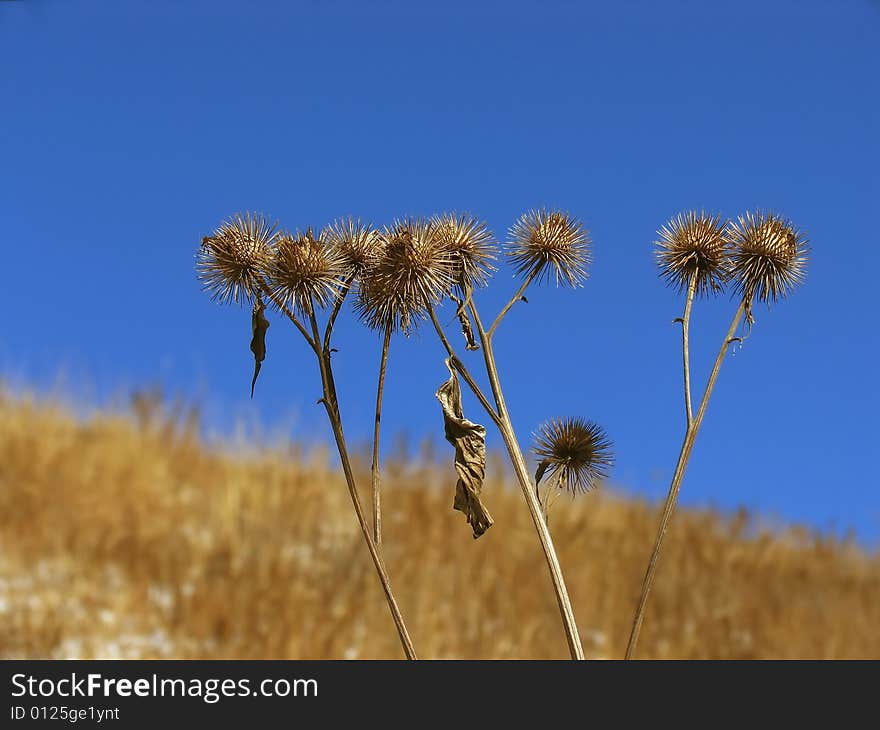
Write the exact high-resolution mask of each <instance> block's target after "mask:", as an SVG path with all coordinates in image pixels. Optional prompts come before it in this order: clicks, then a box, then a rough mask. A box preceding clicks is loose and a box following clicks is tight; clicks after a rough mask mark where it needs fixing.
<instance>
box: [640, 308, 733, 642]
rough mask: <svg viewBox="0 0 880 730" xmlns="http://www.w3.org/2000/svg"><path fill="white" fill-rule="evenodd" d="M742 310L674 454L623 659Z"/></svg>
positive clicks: (646, 599)
mask: <svg viewBox="0 0 880 730" xmlns="http://www.w3.org/2000/svg"><path fill="white" fill-rule="evenodd" d="M745 311H746V302H745V301H743V302H742V303H741V304H740V305H739V307H738V308H737V310H736V314H735V315H734V317H733V321H732V322H731V323H730V328H729V329H728V330H727V335H725V337H724V341H723V342H722V343H721V349H720V350H719V351H718V356H717V357H716V358H715V365H714V366H713V367H712V373H711V375H710V376H709V382H708V383H707V384H706V390H705V391H704V392H703V398H702V400H701V401H700V409H699V410H698V411H697V416H696V418H695V419H694V420H693V422H692V423H689V424H688V428H687V432H686V433H685V437H684V441H683V442H682V445H681V452H680V453H679V456H678V463H677V464H676V465H675V473H674V474H673V476H672V484H671V485H670V487H669V493H668V494H667V495H666V502H665V504H664V505H663V513H662V515H661V516H660V527H659V529H658V531H657V538H656V540H655V541H654V549H653V551H652V552H651V558H650V560H649V561H648V569H647V571H646V573H645V578H644V580H643V582H642V592H641V594H640V596H639V603H638V606H637V608H636V613H635V616H634V618H633V625H632V631H631V632H630V637H629V643H628V644H627V647H626V658H627V659H632V658H633V657H634V656H635V652H636V646H637V645H638V641H639V633H640V632H641V629H642V622H643V620H644V618H645V608H646V606H647V604H648V595H649V594H650V592H651V587H652V585H653V584H654V576H655V574H656V572H657V562H658V560H659V558H660V548H661V546H662V545H663V538H664V537H665V535H666V530H667V529H668V527H669V521H670V520H671V518H672V513H673V512H674V511H675V503H676V501H677V499H678V492H679V490H680V489H681V482H682V479H683V478H684V472H685V469H686V468H687V463H688V459H690V456H691V451H692V450H693V448H694V442H695V441H696V439H697V433H698V432H699V430H700V424H702V422H703V417H704V416H705V415H706V408H707V406H708V405H709V397H710V396H711V395H712V390H713V389H714V388H715V381H716V380H717V379H718V373H719V372H720V371H721V363H722V362H723V361H724V357H725V355H726V354H727V350H728V348H729V347H730V343H731V342H733V341H734V340H735V339H736V337H735V335H736V330H737V328H738V327H739V323H740V321H741V320H742V317H743V314H744V313H745Z"/></svg>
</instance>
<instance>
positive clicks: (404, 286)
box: [355, 219, 454, 333]
mask: <svg viewBox="0 0 880 730" xmlns="http://www.w3.org/2000/svg"><path fill="white" fill-rule="evenodd" d="M381 240H382V247H381V249H380V253H379V256H378V257H377V259H376V261H375V263H374V265H373V266H371V267H370V268H369V269H367V270H366V271H365V272H364V274H363V276H362V277H361V286H360V291H359V293H358V299H357V302H356V304H355V307H356V310H357V312H358V315H359V316H360V318H361V319H362V320H363V322H364V323H366V324H367V326H369V327H371V328H374V329H380V330H384V329H385V328H386V327H391V328H392V329H393V330H401V331H403V332H406V333H409V332H411V331H412V329H413V328H414V327H415V326H416V324H418V322H419V321H420V320H421V319H423V318H424V317H425V315H426V314H427V311H428V308H429V307H430V306H432V305H434V304H436V303H438V302H440V301H441V300H442V299H443V297H444V296H446V295H447V294H448V293H449V291H450V289H451V287H452V284H453V279H452V275H453V271H454V269H453V259H452V256H451V255H450V253H449V251H447V250H446V249H445V248H444V247H443V246H442V245H441V244H440V242H439V241H438V240H437V238H436V236H434V233H433V229H432V228H431V226H430V224H429V223H428V222H427V221H424V220H421V219H406V220H400V221H395V222H394V224H393V225H391V226H388V227H386V228H385V229H384V230H383V231H382V234H381Z"/></svg>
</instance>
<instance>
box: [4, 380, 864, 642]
mask: <svg viewBox="0 0 880 730" xmlns="http://www.w3.org/2000/svg"><path fill="white" fill-rule="evenodd" d="M149 411H150V409H149V408H141V409H140V411H139V417H135V416H137V415H138V414H137V413H135V414H134V415H132V414H129V415H125V414H111V413H105V414H98V415H96V416H92V417H90V418H89V419H87V420H82V419H80V420H77V419H75V418H73V417H72V416H71V415H70V414H69V413H68V412H67V411H65V410H64V409H63V408H62V407H60V406H58V405H53V404H50V403H45V402H44V403H41V402H38V401H34V400H32V399H25V398H11V397H9V396H8V395H6V396H3V395H0V656H3V657H92V656H100V657H115V656H123V657H162V656H169V657H180V658H196V657H200V658H238V657H242V658H337V657H350V658H355V657H357V658H397V657H400V656H401V651H400V647H399V645H398V642H397V637H396V635H395V632H394V628H393V625H392V622H391V619H390V617H389V615H388V611H387V607H386V605H385V603H384V601H383V599H382V597H381V595H380V591H379V586H378V581H377V580H376V577H375V574H374V572H373V569H372V566H371V565H370V562H369V559H368V557H367V554H366V551H365V549H364V546H363V544H362V537H361V534H360V532H359V530H358V528H357V524H356V522H355V519H354V515H353V513H352V510H351V506H350V503H349V502H348V495H347V493H346V489H345V486H344V483H343V482H342V480H341V478H340V476H339V475H338V474H337V473H336V472H335V471H334V470H333V469H332V467H331V466H330V464H329V460H328V458H327V457H326V455H322V454H320V453H311V454H302V453H297V451H296V450H293V449H291V450H288V452H287V453H285V452H283V451H282V450H280V449H276V450H269V449H264V450H262V451H257V450H256V449H254V450H252V451H251V453H249V454H241V453H240V454H239V455H237V456H230V455H224V454H223V453H221V451H220V450H219V449H211V448H208V447H206V446H205V445H204V444H202V443H201V442H200V441H199V439H198V438H197V437H196V436H195V435H194V431H193V430H192V429H187V428H185V427H179V426H175V425H173V423H172V422H171V421H170V420H168V419H165V418H159V417H156V416H155V415H152V416H151V415H150V413H149ZM315 418H316V420H317V419H318V415H317V414H316V416H315ZM323 426H324V424H323V422H320V427H321V428H323ZM448 456H449V465H448V468H440V467H438V466H437V465H436V464H434V465H432V464H425V465H421V466H420V465H419V464H406V463H402V462H400V461H399V460H398V461H395V460H389V463H388V464H387V468H386V474H385V480H384V483H385V485H386V489H387V492H386V494H387V496H386V498H385V500H384V503H385V505H386V506H387V509H388V512H387V517H386V521H385V524H386V533H385V541H386V557H387V563H388V567H389V570H390V573H391V576H392V580H393V582H394V586H395V589H396V591H397V593H398V597H399V600H400V603H401V606H402V609H403V612H404V615H405V616H406V618H407V621H408V624H409V627H410V630H411V633H412V636H413V641H414V642H415V645H416V648H417V650H418V651H419V652H420V655H421V656H422V657H460V658H489V657H498V658H510V657H521V658H564V657H566V656H567V651H566V646H565V640H564V637H563V633H562V629H561V625H560V622H559V616H558V611H557V607H556V603H555V599H554V597H553V593H552V591H551V590H550V587H549V578H548V575H547V570H546V566H545V563H544V558H543V556H542V554H541V552H540V549H539V547H538V544H537V541H536V539H535V535H534V528H533V527H532V525H531V524H530V522H529V518H528V515H527V513H526V509H525V506H524V504H523V502H522V497H521V495H520V494H519V493H518V492H516V491H514V489H513V488H511V487H510V486H507V485H506V484H504V483H502V481H501V479H502V477H500V476H498V475H500V474H502V471H501V469H500V468H499V467H498V466H497V465H496V467H495V468H494V469H491V470H490V479H489V481H488V482H487V484H486V488H485V491H484V495H485V497H486V501H487V504H488V505H489V507H490V509H491V511H492V513H493V515H494V517H495V519H496V524H495V526H494V527H493V528H492V529H491V530H490V531H489V532H488V533H487V534H486V535H485V536H484V537H483V538H481V539H480V540H478V541H474V540H473V539H472V538H471V536H470V529H469V528H468V527H467V525H466V524H465V522H464V518H463V517H462V515H461V514H460V513H456V512H453V511H452V509H451V503H452V493H453V484H454V475H453V472H452V467H451V456H452V455H451V453H450V454H449V455H448ZM359 471H360V473H359V483H360V484H361V485H363V488H364V497H367V495H366V489H367V488H368V485H369V479H368V474H367V473H366V471H365V468H364V465H361V466H360V467H359ZM492 473H494V474H496V476H495V477H494V478H493V477H492V476H491V475H492ZM364 501H365V503H368V500H367V499H365V500H364ZM656 524H657V508H656V506H654V505H649V504H646V503H643V502H640V501H634V500H625V499H622V498H619V497H615V496H614V495H613V494H609V493H602V492H598V493H592V494H590V495H588V496H587V497H585V498H582V499H580V500H578V501H576V502H573V503H569V502H567V501H566V500H564V499H563V500H560V501H559V502H558V503H557V505H556V507H555V509H554V511H553V512H552V514H551V529H552V532H553V534H554V537H555V540H556V543H557V546H558V548H559V553H560V559H561V561H562V565H563V568H564V570H565V572H566V577H567V581H568V584H569V588H570V590H571V594H572V600H573V602H574V605H575V608H576V611H577V618H578V623H579V626H580V629H581V633H582V636H583V640H584V646H585V650H586V652H587V654H588V656H592V657H612V658H615V657H620V656H622V654H623V650H624V648H625V645H626V638H627V636H628V630H629V625H630V621H631V617H632V611H633V607H634V604H635V600H636V598H637V595H638V589H639V586H640V583H641V578H642V574H643V571H644V567H645V561H646V559H647V556H648V553H649V551H650V548H651V544H652V541H653V538H654V531H655V529H656ZM878 598H880V557H878V556H877V555H867V554H865V553H863V552H860V551H859V550H858V549H857V548H855V547H854V546H853V545H851V544H847V543H841V542H837V541H834V540H830V539H817V538H815V537H811V536H810V535H809V533H808V532H807V531H806V530H799V529H790V530H787V531H786V532H784V533H771V532H766V531H763V532H762V531H759V530H755V529H752V527H751V526H750V520H748V519H747V518H746V516H745V515H743V514H740V515H738V516H735V517H730V518H724V517H721V516H719V515H717V514H713V513H709V512H698V511H688V510H681V511H680V512H679V514H678V515H677V516H676V518H675V520H674V524H673V529H672V530H671V531H670V534H669V538H668V540H667V543H666V545H665V547H664V555H663V560H662V563H661V567H660V571H659V575H658V581H657V585H656V587H655V589H654V594H653V596H652V603H651V606H650V609H649V615H648V620H647V622H646V626H645V630H644V632H643V634H642V641H641V644H640V654H641V656H643V657H681V658H757V657H782V658H793V657H817V658H823V657H829V658H830V657H872V658H877V657H880V631H878V626H880V600H878Z"/></svg>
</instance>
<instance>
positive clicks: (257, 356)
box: [251, 297, 269, 398]
mask: <svg viewBox="0 0 880 730" xmlns="http://www.w3.org/2000/svg"><path fill="white" fill-rule="evenodd" d="M265 311H266V305H265V304H263V300H262V299H261V298H260V297H257V300H256V301H255V302H254V309H253V312H252V313H251V332H252V333H253V337H252V338H251V352H252V353H254V378H253V380H251V398H253V397H254V386H255V385H256V384H257V376H258V375H259V374H260V367H262V364H263V360H265V359H266V330H267V329H269V320H268V319H266V315H265Z"/></svg>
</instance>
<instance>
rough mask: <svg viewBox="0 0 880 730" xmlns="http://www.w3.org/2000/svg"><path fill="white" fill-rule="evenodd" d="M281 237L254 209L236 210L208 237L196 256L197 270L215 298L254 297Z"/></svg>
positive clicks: (225, 301) (238, 300)
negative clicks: (251, 211)
mask: <svg viewBox="0 0 880 730" xmlns="http://www.w3.org/2000/svg"><path fill="white" fill-rule="evenodd" d="M277 238H278V232H277V230H276V227H275V226H274V225H270V224H269V223H268V222H267V221H266V219H265V218H264V217H263V216H262V215H260V214H259V213H250V212H248V213H244V214H241V213H236V214H235V215H233V216H232V217H231V218H229V219H228V220H226V221H224V222H223V223H222V224H221V225H220V227H219V228H218V229H217V230H216V231H214V233H213V235H211V236H205V238H203V239H202V245H201V247H200V248H199V252H198V254H197V255H196V271H197V273H198V277H199V279H200V280H201V282H202V286H203V287H204V289H205V290H206V291H207V292H209V293H210V295H211V299H213V300H215V301H219V302H221V303H224V304H225V303H229V302H235V303H238V302H240V301H241V300H242V299H253V298H254V297H255V296H256V295H257V294H258V293H259V291H260V287H259V284H258V281H259V279H260V277H261V276H262V275H263V272H264V271H265V269H266V266H267V264H268V262H269V260H270V258H271V254H272V247H273V246H274V244H275V241H276V240H277Z"/></svg>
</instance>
